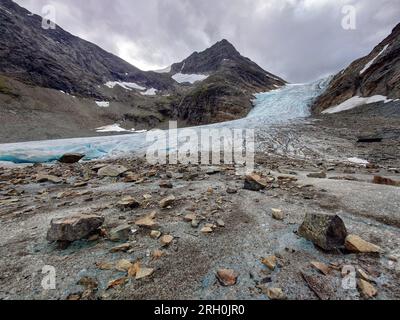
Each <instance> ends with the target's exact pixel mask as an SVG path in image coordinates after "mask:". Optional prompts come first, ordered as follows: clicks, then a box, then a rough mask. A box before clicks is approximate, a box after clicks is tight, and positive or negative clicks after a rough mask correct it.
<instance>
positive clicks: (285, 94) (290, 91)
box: [0, 77, 331, 163]
mask: <svg viewBox="0 0 400 320" xmlns="http://www.w3.org/2000/svg"><path fill="white" fill-rule="evenodd" d="M330 80H331V77H328V78H324V79H322V80H319V81H316V82H313V83H307V84H288V85H286V86H283V87H280V88H278V89H276V90H273V91H269V92H264V93H259V94H256V95H255V98H254V100H253V104H254V108H253V109H252V111H251V112H250V113H249V115H248V116H247V117H246V118H243V119H239V120H235V121H230V122H224V123H217V124H211V125H206V126H198V127H193V128H190V129H191V131H192V132H198V131H199V130H200V129H201V128H209V129H212V128H215V129H222V128H228V129H229V128H230V129H240V128H242V129H249V128H252V129H256V130H268V127H269V126H271V125H276V124H282V123H285V122H288V121H293V120H295V119H299V118H305V117H308V116H309V115H310V104H311V102H312V101H313V99H315V98H316V97H318V96H319V95H320V94H321V93H322V92H323V91H324V90H325V88H326V87H327V85H328V84H329V82H330ZM180 130H187V129H178V132H179V131H180ZM150 143H151V142H148V141H146V133H134V134H124V135H114V136H102V137H92V138H74V139H60V140H44V141H33V142H21V143H7V144H0V162H12V163H45V162H54V161H56V160H57V159H59V158H60V157H61V156H62V155H63V154H65V153H82V154H85V155H86V156H85V158H84V160H93V159H101V158H107V157H118V156H123V155H127V154H130V153H137V154H141V153H144V152H145V151H146V149H147V148H148V146H149V145H150ZM179 143H182V142H179Z"/></svg>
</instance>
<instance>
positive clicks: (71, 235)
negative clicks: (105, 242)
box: [47, 214, 104, 242]
mask: <svg viewBox="0 0 400 320" xmlns="http://www.w3.org/2000/svg"><path fill="white" fill-rule="evenodd" d="M103 223H104V218H103V217H101V216H97V215H83V214H80V215H75V216H72V217H67V218H61V219H53V220H52V221H51V225H50V229H49V230H48V232H47V240H48V241H69V242H72V241H76V240H80V239H83V238H85V237H87V236H89V235H90V234H91V233H93V232H94V231H96V230H97V229H98V228H99V227H100V226H101V225H102V224H103Z"/></svg>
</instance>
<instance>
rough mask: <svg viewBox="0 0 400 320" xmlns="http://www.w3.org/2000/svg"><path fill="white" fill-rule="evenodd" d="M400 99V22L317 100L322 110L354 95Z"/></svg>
mask: <svg viewBox="0 0 400 320" xmlns="http://www.w3.org/2000/svg"><path fill="white" fill-rule="evenodd" d="M373 95H383V96H387V97H388V98H391V99H397V98H400V24H398V25H397V26H396V27H395V28H394V29H393V31H392V33H391V34H390V35H389V36H388V37H387V38H386V39H385V40H383V41H382V42H381V43H380V44H379V45H378V46H376V47H375V48H374V50H373V51H372V52H371V53H370V54H369V55H368V56H366V57H364V58H361V59H358V60H356V61H354V62H353V63H352V64H351V65H350V66H349V67H348V68H346V69H345V70H343V71H342V72H340V73H339V74H337V75H336V76H335V77H334V78H333V79H332V81H331V83H330V85H329V87H328V88H327V90H326V91H325V93H324V94H322V95H321V96H320V97H319V98H318V99H317V100H316V102H315V104H314V106H313V111H314V112H315V113H319V112H321V111H323V110H325V109H327V108H329V107H332V106H336V105H339V104H340V103H342V102H344V101H346V100H348V99H350V98H351V97H354V96H361V97H370V96H373Z"/></svg>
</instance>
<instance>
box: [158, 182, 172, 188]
mask: <svg viewBox="0 0 400 320" xmlns="http://www.w3.org/2000/svg"><path fill="white" fill-rule="evenodd" d="M159 186H160V188H164V189H172V188H173V187H174V186H173V184H172V183H171V182H170V181H161V182H160V184H159Z"/></svg>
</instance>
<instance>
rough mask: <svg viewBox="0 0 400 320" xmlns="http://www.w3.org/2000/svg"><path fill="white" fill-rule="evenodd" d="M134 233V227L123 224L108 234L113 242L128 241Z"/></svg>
mask: <svg viewBox="0 0 400 320" xmlns="http://www.w3.org/2000/svg"><path fill="white" fill-rule="evenodd" d="M131 233H132V227H131V226H130V225H129V224H123V225H121V226H118V227H116V228H113V229H111V230H110V231H109V233H108V238H109V239H110V240H111V241H115V242H118V241H127V240H129V237H130V235H131Z"/></svg>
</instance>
